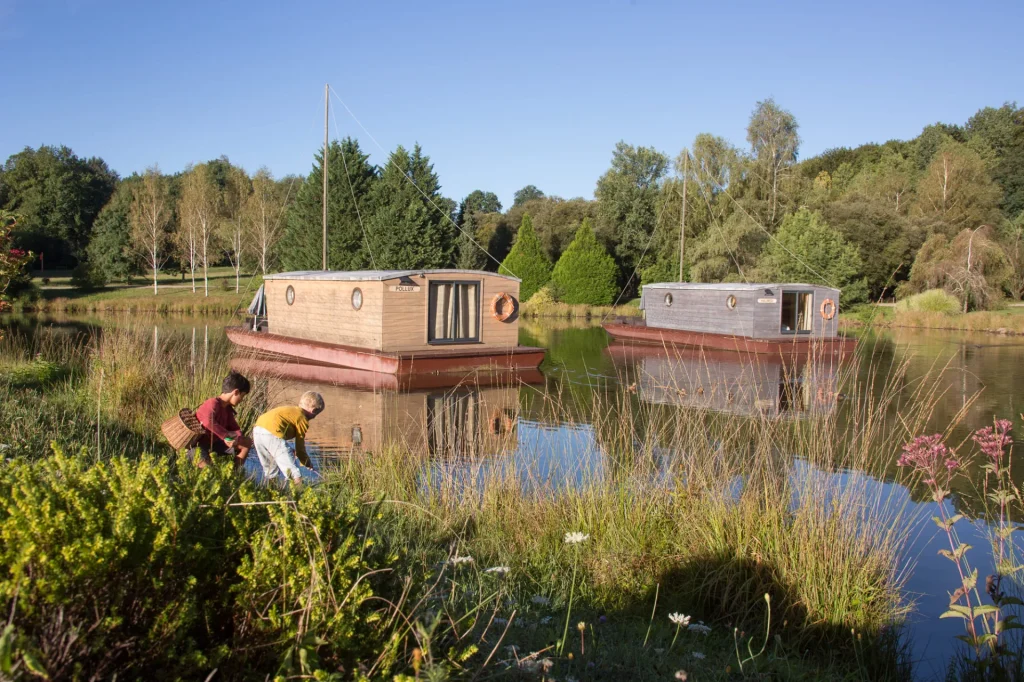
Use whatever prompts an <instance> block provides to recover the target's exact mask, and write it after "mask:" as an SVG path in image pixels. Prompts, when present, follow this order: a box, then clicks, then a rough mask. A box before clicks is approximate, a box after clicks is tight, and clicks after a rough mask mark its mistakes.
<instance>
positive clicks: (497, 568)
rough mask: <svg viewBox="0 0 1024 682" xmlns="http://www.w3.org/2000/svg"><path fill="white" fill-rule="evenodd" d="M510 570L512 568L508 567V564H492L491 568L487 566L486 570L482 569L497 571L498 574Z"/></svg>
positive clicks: (489, 571)
mask: <svg viewBox="0 0 1024 682" xmlns="http://www.w3.org/2000/svg"><path fill="white" fill-rule="evenodd" d="M510 570H512V569H510V568H509V567H508V566H492V567H491V568H488V569H487V570H486V571H484V573H497V574H499V575H505V574H506V573H508V572H509V571H510Z"/></svg>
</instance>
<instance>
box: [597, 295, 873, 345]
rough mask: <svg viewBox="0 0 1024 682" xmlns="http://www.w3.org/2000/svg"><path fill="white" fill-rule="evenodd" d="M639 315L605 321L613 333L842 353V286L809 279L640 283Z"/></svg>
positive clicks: (624, 337)
mask: <svg viewBox="0 0 1024 682" xmlns="http://www.w3.org/2000/svg"><path fill="white" fill-rule="evenodd" d="M640 308H641V309H642V310H643V311H644V319H643V320H630V319H628V318H619V319H618V320H617V321H616V322H614V323H609V324H605V325H604V328H605V330H606V331H607V332H608V333H609V334H610V335H611V336H612V337H613V338H615V339H617V340H621V341H632V342H638V343H649V344H656V345H660V346H661V345H669V346H671V345H680V346H699V347H701V348H717V349H722V350H730V351H746V352H748V353H772V354H779V353H810V352H816V353H817V352H820V353H840V354H841V353H846V352H849V351H852V350H853V348H854V347H855V345H856V341H855V340H854V339H847V338H845V337H842V336H840V335H839V331H838V329H839V318H838V313H839V290H838V289H832V288H829V287H822V286H814V285H810V284H697V283H692V282H668V283H661V284H648V285H647V286H645V287H644V288H643V291H642V293H641V299H640Z"/></svg>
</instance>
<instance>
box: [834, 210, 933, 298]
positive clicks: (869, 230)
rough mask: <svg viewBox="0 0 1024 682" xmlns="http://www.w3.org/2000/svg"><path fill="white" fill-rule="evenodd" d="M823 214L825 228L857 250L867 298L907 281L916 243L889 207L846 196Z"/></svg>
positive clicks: (878, 295) (901, 219)
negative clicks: (864, 278)
mask: <svg viewBox="0 0 1024 682" xmlns="http://www.w3.org/2000/svg"><path fill="white" fill-rule="evenodd" d="M823 213H824V217H825V219H826V221H827V222H828V225H829V226H830V227H832V228H833V229H835V230H837V231H838V232H839V234H840V235H842V237H843V239H845V240H846V241H847V242H848V243H850V244H852V245H853V246H855V247H857V251H858V253H859V254H860V258H861V263H862V269H861V272H862V273H863V274H864V276H865V277H866V279H867V284H868V295H869V296H870V298H872V299H873V300H877V299H878V297H880V296H882V295H883V294H884V293H887V292H889V291H891V290H892V289H893V288H894V287H895V286H896V285H898V284H899V283H900V282H903V281H905V280H906V279H907V277H909V275H910V267H911V264H912V263H913V259H914V255H913V254H914V246H915V245H916V241H917V240H916V237H915V235H914V233H913V230H912V228H911V226H910V224H909V221H908V220H907V219H906V218H905V217H904V216H902V215H900V214H899V213H898V212H897V211H896V209H895V206H894V205H893V204H892V203H889V202H887V201H885V200H884V199H880V198H869V197H867V196H862V195H859V194H849V195H846V196H844V197H842V198H841V199H838V200H836V201H833V202H830V203H828V204H826V206H825V208H824V211H823Z"/></svg>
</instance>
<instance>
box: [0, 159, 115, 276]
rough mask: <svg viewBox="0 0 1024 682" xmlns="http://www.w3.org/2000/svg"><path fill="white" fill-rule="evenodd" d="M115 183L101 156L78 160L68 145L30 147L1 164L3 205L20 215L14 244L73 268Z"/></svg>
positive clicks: (0, 190) (50, 260)
mask: <svg viewBox="0 0 1024 682" xmlns="http://www.w3.org/2000/svg"><path fill="white" fill-rule="evenodd" d="M116 185H117V174H116V173H114V172H113V171H112V170H110V168H108V167H107V164H106V162H105V161H103V159H100V158H95V157H94V158H90V159H83V158H79V157H78V156H75V153H74V152H73V151H71V150H70V149H69V148H67V147H64V146H60V147H49V146H45V145H44V146H41V147H39V149H32V148H30V147H26V148H25V149H24V150H23V151H21V152H18V153H17V154H14V155H12V156H11V157H10V158H8V159H7V162H6V163H5V164H4V166H3V173H2V174H0V209H5V210H9V211H13V212H15V213H18V214H19V215H20V216H21V220H20V221H19V222H18V227H17V230H16V232H15V244H16V246H18V247H19V248H22V249H28V250H31V251H34V252H35V253H37V254H38V253H45V254H46V262H47V263H48V264H50V265H58V264H60V265H65V266H70V265H73V264H74V263H75V262H76V261H77V260H78V259H82V258H84V257H85V249H86V245H87V244H88V242H89V235H90V231H91V230H92V226H93V221H94V220H95V219H96V216H97V214H98V213H99V212H100V209H101V208H102V207H103V206H104V205H105V204H106V203H107V201H108V200H109V199H110V196H111V194H113V192H114V188H115V187H116Z"/></svg>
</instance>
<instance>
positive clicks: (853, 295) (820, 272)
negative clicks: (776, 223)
mask: <svg viewBox="0 0 1024 682" xmlns="http://www.w3.org/2000/svg"><path fill="white" fill-rule="evenodd" d="M758 268H759V274H760V277H761V278H762V279H764V280H766V281H775V282H809V283H812V284H824V285H826V286H832V287H836V288H838V289H841V290H842V301H843V303H858V302H860V301H863V300H865V299H866V298H867V283H866V281H865V279H864V277H863V269H864V263H863V261H862V260H861V257H860V254H859V253H858V252H857V247H855V246H853V245H852V244H850V243H849V242H847V241H846V240H845V239H843V237H842V235H840V234H838V233H837V232H836V231H835V230H833V229H831V228H830V227H829V226H828V223H826V222H825V221H824V220H823V219H822V217H821V215H820V214H819V213H812V212H811V211H809V210H807V209H800V210H799V211H797V212H796V213H794V214H793V215H790V216H787V217H786V219H785V220H783V221H782V226H781V227H780V228H779V231H778V233H777V234H776V235H775V239H773V240H771V241H770V242H769V243H768V244H767V245H766V246H765V249H764V253H763V255H762V257H761V261H760V263H759V265H758Z"/></svg>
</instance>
